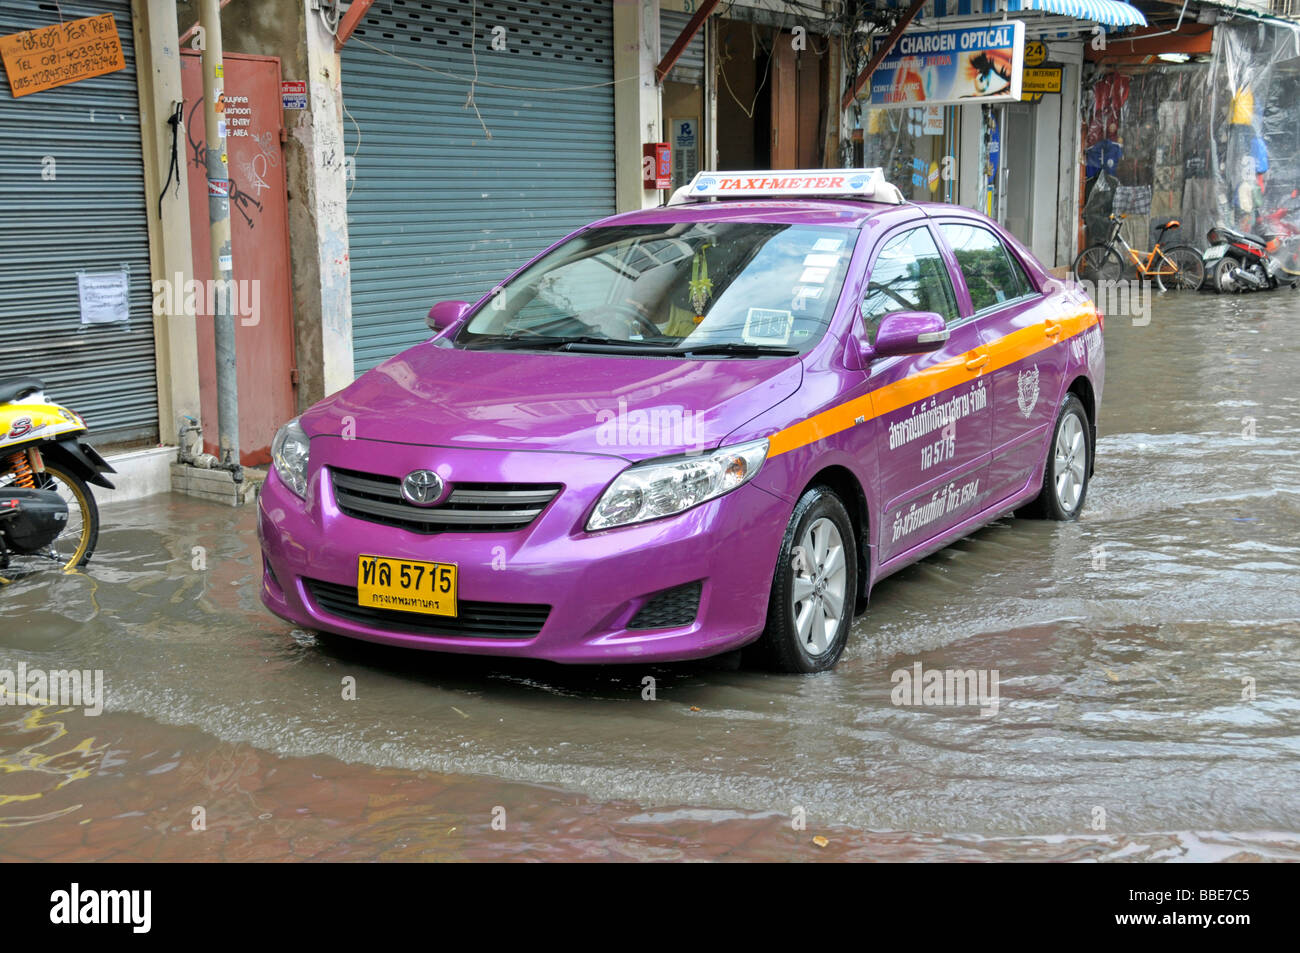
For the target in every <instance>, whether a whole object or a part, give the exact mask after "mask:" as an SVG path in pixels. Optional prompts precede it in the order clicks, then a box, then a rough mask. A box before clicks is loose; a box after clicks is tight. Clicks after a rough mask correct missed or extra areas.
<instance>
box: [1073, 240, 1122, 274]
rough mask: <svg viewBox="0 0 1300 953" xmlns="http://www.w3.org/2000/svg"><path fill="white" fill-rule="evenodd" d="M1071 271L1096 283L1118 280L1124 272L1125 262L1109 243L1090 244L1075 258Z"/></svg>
mask: <svg viewBox="0 0 1300 953" xmlns="http://www.w3.org/2000/svg"><path fill="white" fill-rule="evenodd" d="M1070 273H1071V274H1073V275H1074V277H1076V278H1079V279H1081V280H1083V281H1091V282H1094V283H1096V282H1098V281H1118V280H1119V278H1120V276H1121V275H1122V274H1124V262H1123V261H1122V260H1121V259H1120V257H1119V253H1118V252H1117V251H1115V249H1113V248H1111V247H1110V246H1109V245H1089V246H1088V247H1087V248H1085V249H1084V250H1083V251H1081V252H1079V257H1078V258H1076V259H1074V265H1073V266H1072V267H1071V268H1070Z"/></svg>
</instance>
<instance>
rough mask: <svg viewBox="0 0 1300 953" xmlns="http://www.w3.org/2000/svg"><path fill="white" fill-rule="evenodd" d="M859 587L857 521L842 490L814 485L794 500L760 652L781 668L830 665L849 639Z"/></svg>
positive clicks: (814, 669) (813, 668)
mask: <svg viewBox="0 0 1300 953" xmlns="http://www.w3.org/2000/svg"><path fill="white" fill-rule="evenodd" d="M857 590H858V558H857V544H856V537H855V536H854V534H853V522H852V520H850V519H849V513H848V510H846V509H845V508H844V504H843V502H841V501H840V498H839V497H838V496H836V495H835V494H834V493H833V492H832V491H831V490H829V489H827V488H826V487H820V486H815V487H813V488H812V489H810V490H808V492H806V493H805V494H804V495H803V496H802V497H800V498H799V502H798V503H797V504H795V508H794V513H793V514H792V515H791V517H790V523H789V525H788V526H787V527H786V531H785V537H784V538H783V539H782V541H781V550H780V553H779V555H778V556H777V561H776V574H775V576H774V578H773V579H772V593H771V597H770V599H769V600H768V606H767V628H766V629H764V631H763V635H762V637H761V638H760V639H759V641H758V642H757V643H756V645H755V647H754V648H755V650H756V654H757V655H758V656H759V657H760V659H761V660H762V661H763V662H764V663H766V664H767V665H768V666H770V667H772V668H775V669H777V670H778V671H782V672H798V673H811V672H824V671H826V670H827V669H829V668H831V667H832V666H834V665H835V663H836V661H838V660H839V657H840V655H841V654H842V653H843V652H844V646H845V644H846V643H847V642H848V638H849V626H850V625H851V624H852V622H853V608H854V605H855V604H856V601H857Z"/></svg>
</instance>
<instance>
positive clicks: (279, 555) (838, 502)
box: [258, 169, 1104, 672]
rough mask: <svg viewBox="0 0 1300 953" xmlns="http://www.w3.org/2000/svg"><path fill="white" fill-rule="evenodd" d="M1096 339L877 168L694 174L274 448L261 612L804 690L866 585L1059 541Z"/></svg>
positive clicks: (983, 233)
mask: <svg viewBox="0 0 1300 953" xmlns="http://www.w3.org/2000/svg"><path fill="white" fill-rule="evenodd" d="M1102 322H1103V316H1102V315H1101V313H1100V312H1099V311H1098V310H1097V308H1096V307H1095V306H1094V305H1093V303H1092V302H1091V301H1090V300H1089V299H1088V297H1087V296H1086V295H1085V294H1084V293H1083V292H1082V291H1081V290H1080V289H1078V288H1077V287H1076V286H1074V285H1073V284H1066V283H1063V282H1058V281H1055V280H1053V278H1052V277H1051V276H1050V275H1049V274H1048V273H1047V272H1046V271H1045V270H1044V269H1043V267H1042V266H1041V265H1040V264H1039V263H1038V262H1037V261H1035V260H1034V258H1033V256H1032V255H1031V254H1030V252H1029V251H1028V250H1027V249H1026V248H1025V247H1024V246H1023V245H1022V244H1021V243H1020V242H1018V241H1016V240H1015V239H1014V238H1013V237H1012V236H1010V235H1008V234H1007V233H1006V232H1005V231H1003V230H1002V229H1001V228H999V227H998V226H997V225H996V224H994V223H993V222H991V221H989V220H988V219H987V218H985V217H983V216H981V215H979V214H977V213H975V212H972V211H970V210H968V209H964V208H960V207H956V206H951V205H934V204H917V203H913V202H909V201H904V200H903V198H902V196H901V194H900V193H899V192H898V190H897V189H896V188H894V187H893V186H892V185H890V184H889V183H888V182H886V181H885V180H884V177H883V174H882V173H881V171H880V170H877V169H859V170H843V169H838V170H811V171H808V170H805V171H794V172H726V173H701V174H700V175H699V176H697V177H696V178H695V180H694V181H692V182H691V184H690V185H689V186H686V187H685V188H683V189H680V190H678V192H677V193H676V194H675V195H674V196H673V198H672V199H671V200H670V201H669V202H668V203H667V204H666V205H665V206H663V207H660V208H655V209H647V210H643V211H637V212H629V213H626V214H621V215H615V216H613V217H611V218H606V219H603V220H601V221H598V222H596V223H594V224H592V225H590V226H588V227H586V228H583V229H581V230H579V231H577V232H575V233H574V234H572V235H569V236H568V237H566V238H564V239H563V240H562V241H560V242H558V243H557V244H555V245H553V246H552V247H551V248H549V249H547V250H546V251H545V252H543V253H542V254H541V255H539V256H538V257H537V258H535V259H533V260H532V261H531V262H529V263H528V264H527V265H525V266H524V267H523V268H521V269H519V271H517V272H516V273H515V274H514V275H512V276H511V277H510V278H508V279H507V280H506V281H504V282H502V283H501V284H500V285H499V286H498V287H497V288H496V289H494V291H493V292H492V293H491V294H489V295H488V296H486V297H485V298H483V299H482V300H480V301H479V302H478V303H477V304H475V305H473V306H470V305H468V304H465V303H463V302H445V303H443V304H439V305H436V306H435V307H434V308H433V309H432V311H430V314H429V324H430V326H431V327H432V328H433V329H434V331H435V333H434V334H433V335H432V336H431V338H430V339H429V340H428V341H426V342H424V343H422V344H419V345H417V346H415V347H412V348H410V349H409V350H407V351H404V352H403V353H401V354H398V355H397V356H396V357H394V358H392V359H390V360H388V361H387V362H385V363H384V364H381V365H380V366H378V367H376V368H375V369H374V370H371V371H369V372H367V373H366V374H364V375H362V376H361V377H360V378H359V379H358V380H357V381H356V382H355V383H353V384H352V385H351V386H350V387H348V388H346V389H345V390H343V391H341V392H339V393H337V394H335V395H333V396H332V397H329V398H327V399H325V400H323V401H321V402H320V403H319V404H317V405H316V406H314V407H312V408H311V409H310V410H309V411H308V412H306V413H305V414H303V415H302V417H301V418H299V419H297V420H293V421H290V422H289V423H288V424H286V425H285V426H284V428H282V430H281V431H280V433H279V434H278V435H277V437H276V439H275V442H274V445H273V455H274V466H273V468H272V472H271V473H270V475H269V476H268V478H267V481H266V483H265V485H264V487H263V489H262V492H261V495H260V498H259V510H260V513H259V522H258V533H259V537H260V539H261V544H262V552H263V557H264V563H263V570H264V571H263V584H262V599H263V601H264V602H265V604H266V605H267V607H268V608H269V609H270V610H271V611H272V612H274V613H275V614H276V615H279V616H281V617H283V618H285V619H287V620H290V621H291V622H294V623H296V624H298V625H302V626H305V627H308V628H311V629H316V630H321V631H325V632H331V633H336V634H339V635H343V636H350V637H353V638H357V639H364V640H369V641H372V642H383V643H388V644H391V645H399V646H410V647H413V648H421V649H431V650H437V651H447V652H470V653H483V654H492V655H500V656H526V657H531V658H542V659H550V660H553V661H557V662H582V663H596V662H631V661H666V660H677V659H692V658H700V657H704V656H709V655H714V654H717V653H721V652H724V651H728V650H731V649H737V648H740V647H749V648H750V649H751V650H752V652H753V653H754V655H756V656H757V657H759V658H760V659H761V660H763V661H764V662H765V663H766V664H768V665H771V666H773V667H775V668H778V669H781V670H785V671H792V672H815V671H821V670H824V669H827V668H829V667H831V666H832V665H833V664H834V663H835V661H836V660H837V659H838V658H839V656H840V654H841V653H842V652H843V650H844V646H845V642H846V640H847V638H848V634H849V628H850V623H851V622H852V619H853V617H854V615H855V614H856V613H857V612H861V611H864V610H865V608H866V605H867V600H868V597H869V595H870V593H871V589H872V587H873V586H874V584H875V583H876V582H878V581H879V580H880V579H882V578H883V577H885V576H887V575H889V574H890V573H893V572H895V571H897V570H898V569H900V568H902V567H903V566H906V565H907V564H909V563H911V562H914V561H915V560H917V559H920V558H921V557H923V556H925V555H926V554H928V553H931V552H933V551H934V550H936V549H938V548H940V547H942V546H944V545H945V544H947V543H949V542H952V541H953V540H955V539H957V538H959V537H961V536H963V535H965V534H967V533H969V532H971V531H972V530H973V529H975V528H977V527H979V526H981V525H983V524H985V523H988V522H990V521H991V520H993V519H996V518H997V517H999V516H1001V515H1004V514H1007V513H1009V512H1012V511H1017V512H1020V513H1021V514H1032V515H1037V516H1041V517H1047V518H1052V519H1058V520H1070V519H1074V518H1075V517H1076V516H1077V515H1078V513H1079V511H1080V509H1081V508H1082V507H1083V505H1084V499H1085V496H1086V493H1087V489H1088V481H1089V478H1090V476H1091V474H1092V467H1093V447H1094V443H1095V435H1096V420H1097V408H1098V404H1099V401H1100V399H1101V393H1102V377H1103V369H1104V350H1103V344H1102Z"/></svg>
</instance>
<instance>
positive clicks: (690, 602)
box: [627, 582, 704, 629]
mask: <svg viewBox="0 0 1300 953" xmlns="http://www.w3.org/2000/svg"><path fill="white" fill-rule="evenodd" d="M703 588H704V583H703V582H688V583H687V584H686V585H684V586H677V587H675V588H673V589H665V590H664V591H663V592H660V593H657V594H655V595H654V596H652V597H651V598H650V600H649V601H648V602H646V604H645V605H643V606H642V607H641V608H640V609H639V610H638V611H637V614H636V615H634V616H633V617H632V621H631V622H629V623H628V624H627V627H628V628H629V629H675V628H677V627H679V626H683V625H690V624H691V623H692V622H694V621H695V616H696V613H698V612H699V611H700V592H701V591H702V590H703Z"/></svg>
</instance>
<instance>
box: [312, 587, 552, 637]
mask: <svg viewBox="0 0 1300 953" xmlns="http://www.w3.org/2000/svg"><path fill="white" fill-rule="evenodd" d="M303 582H304V583H305V584H306V586H307V591H308V592H309V593H310V594H311V597H312V600H313V601H314V602H315V603H316V605H317V606H319V607H320V609H321V611H322V612H326V613H328V614H329V615H332V616H337V617H338V618H340V619H346V620H347V621H349V622H357V623H360V624H361V625H368V626H372V627H374V628H376V629H386V630H388V631H390V632H403V633H408V634H411V635H466V636H474V637H477V638H484V639H529V638H532V637H533V636H535V635H536V634H537V633H538V632H541V631H542V626H544V625H545V624H546V619H547V617H548V616H549V615H550V614H551V607H550V606H546V605H535V604H532V603H523V602H471V601H470V600H468V599H461V600H460V601H459V602H458V603H457V605H456V612H457V614H456V615H455V616H441V615H422V614H420V613H418V612H400V611H397V610H395V609H374V608H371V607H370V606H361V605H357V590H356V587H355V586H344V585H339V584H338V583H334V582H324V581H322V580H320V579H303Z"/></svg>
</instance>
